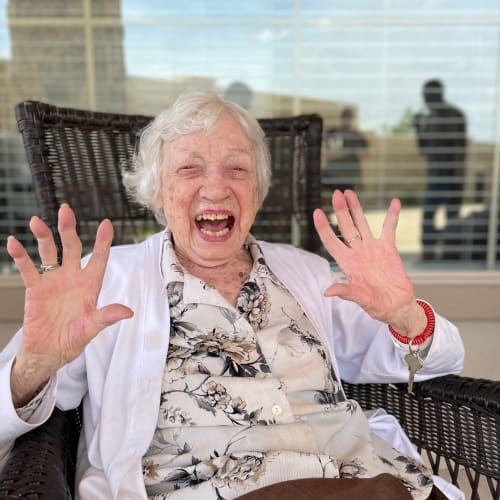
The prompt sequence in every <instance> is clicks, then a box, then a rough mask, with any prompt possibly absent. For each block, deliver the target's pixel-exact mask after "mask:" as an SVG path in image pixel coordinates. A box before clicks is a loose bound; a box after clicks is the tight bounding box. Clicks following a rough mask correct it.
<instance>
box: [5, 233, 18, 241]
mask: <svg viewBox="0 0 500 500" xmlns="http://www.w3.org/2000/svg"><path fill="white" fill-rule="evenodd" d="M15 239H16V237H15V236H12V234H9V236H7V241H9V240H15Z"/></svg>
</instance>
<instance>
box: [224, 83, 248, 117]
mask: <svg viewBox="0 0 500 500" xmlns="http://www.w3.org/2000/svg"><path fill="white" fill-rule="evenodd" d="M224 98H225V99H227V100H228V101H232V102H235V103H236V104H239V105H240V106H241V107H242V108H243V109H246V110H248V109H250V105H251V104H252V98H253V92H252V89H251V88H250V87H249V86H248V85H247V84H246V83H244V82H239V81H235V82H232V83H231V84H229V85H228V87H227V88H226V90H225V92H224Z"/></svg>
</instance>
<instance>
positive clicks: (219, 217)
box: [196, 214, 229, 221]
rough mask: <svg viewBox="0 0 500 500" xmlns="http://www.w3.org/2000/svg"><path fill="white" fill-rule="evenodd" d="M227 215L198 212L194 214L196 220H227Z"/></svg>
mask: <svg viewBox="0 0 500 500" xmlns="http://www.w3.org/2000/svg"><path fill="white" fill-rule="evenodd" d="M228 218H229V215H227V214H200V215H197V216H196V220H197V221H200V220H227V219H228Z"/></svg>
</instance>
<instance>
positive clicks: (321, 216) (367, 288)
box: [314, 190, 427, 337]
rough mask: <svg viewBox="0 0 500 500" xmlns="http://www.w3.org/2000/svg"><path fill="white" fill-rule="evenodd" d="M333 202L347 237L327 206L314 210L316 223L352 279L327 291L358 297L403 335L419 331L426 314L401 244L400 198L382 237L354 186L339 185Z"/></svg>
mask: <svg viewBox="0 0 500 500" xmlns="http://www.w3.org/2000/svg"><path fill="white" fill-rule="evenodd" d="M332 206H333V210H334V212H335V215H336V217H337V224H338V228H339V230H340V233H341V238H342V239H341V238H339V237H338V236H337V235H336V234H335V233H334V231H333V229H332V228H331V226H330V224H329V221H328V218H327V216H326V215H325V213H324V212H323V210H320V209H317V210H315V211H314V225H315V227H316V230H317V231H318V234H319V236H320V238H321V241H322V242H323V245H324V246H325V248H326V249H327V250H328V252H329V253H330V255H331V256H332V257H333V258H334V259H335V261H336V262H337V264H338V266H339V267H340V269H341V270H342V271H343V273H344V274H345V276H346V279H347V282H345V283H335V284H333V285H332V286H330V287H329V288H328V289H327V290H326V291H325V296H327V297H332V296H338V297H340V298H342V299H345V300H350V301H353V302H356V303H357V304H359V305H360V306H361V307H362V308H363V309H364V310H365V311H366V312H367V313H368V314H369V315H370V316H371V317H372V318H374V319H377V320H380V321H383V322H384V323H387V324H390V325H391V326H392V327H393V328H394V329H395V330H396V331H398V332H399V333H401V334H402V335H406V336H408V337H416V336H418V335H420V333H421V332H422V331H423V330H424V329H425V326H426V324H427V320H426V316H425V313H424V311H423V310H422V308H421V307H420V306H419V305H418V304H417V303H416V300H415V294H414V291H413V285H412V283H411V281H410V279H409V278H408V276H407V274H406V270H405V268H404V265H403V262H402V260H401V257H400V255H399V252H398V250H397V248H396V228H397V224H398V219H399V213H400V210H401V203H400V201H399V200H398V199H393V200H392V201H391V203H390V205H389V209H388V210H387V214H386V217H385V220H384V224H383V227H382V232H381V235H380V238H375V237H374V236H373V234H372V231H371V229H370V226H369V225H368V221H367V220H366V217H365V214H364V213H363V209H362V208H361V204H360V202H359V199H358V196H357V195H356V193H354V191H350V190H346V191H345V192H344V193H342V192H341V191H339V190H336V191H335V192H334V193H333V196H332ZM342 240H343V241H342Z"/></svg>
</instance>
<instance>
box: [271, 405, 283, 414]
mask: <svg viewBox="0 0 500 500" xmlns="http://www.w3.org/2000/svg"><path fill="white" fill-rule="evenodd" d="M271 411H272V412H273V415H276V416H277V415H281V413H282V412H283V410H282V409H281V406H280V405H273V407H272V408H271Z"/></svg>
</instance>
